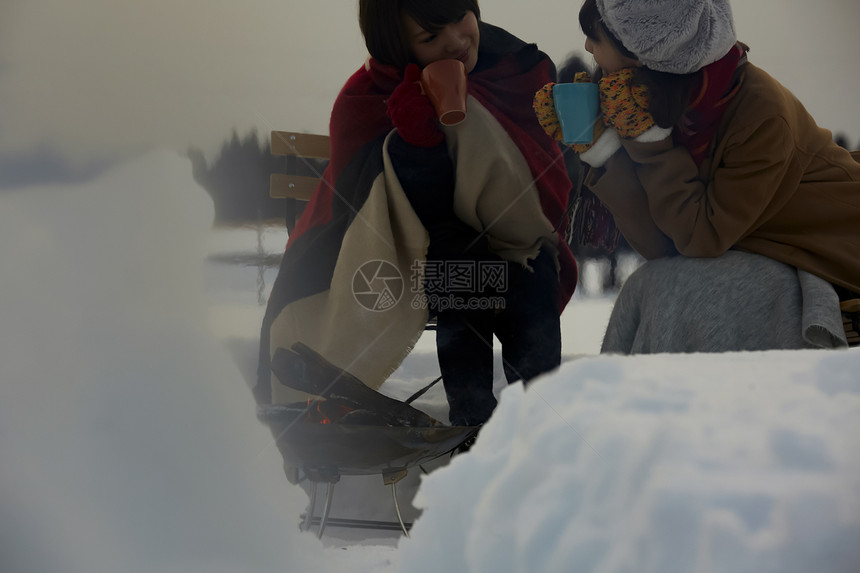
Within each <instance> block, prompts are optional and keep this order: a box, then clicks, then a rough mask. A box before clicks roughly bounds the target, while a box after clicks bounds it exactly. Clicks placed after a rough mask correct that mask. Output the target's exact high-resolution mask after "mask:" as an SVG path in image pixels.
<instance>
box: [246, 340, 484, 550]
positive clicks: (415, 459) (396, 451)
mask: <svg viewBox="0 0 860 573" xmlns="http://www.w3.org/2000/svg"><path fill="white" fill-rule="evenodd" d="M272 371H273V372H274V373H275V374H276V375H277V376H278V379H279V380H281V381H282V382H283V383H285V384H287V385H289V386H290V387H292V388H295V389H297V390H302V391H304V392H307V393H309V394H312V395H315V396H321V397H322V399H320V400H309V401H308V402H307V403H294V404H271V405H266V406H263V407H261V408H260V409H259V411H258V413H259V417H260V419H261V420H262V421H263V422H265V423H266V424H268V425H269V427H270V428H271V430H272V433H273V435H274V436H275V442H276V444H277V446H278V449H279V450H280V452H281V454H282V455H283V457H284V463H285V464H287V465H289V466H292V467H294V468H297V469H301V470H302V471H303V472H304V474H305V475H306V476H307V477H308V479H309V480H310V481H311V503H310V509H309V511H308V513H307V514H306V518H305V523H304V526H303V528H304V529H307V528H309V527H310V524H311V521H312V520H313V510H314V505H315V498H316V488H317V484H319V483H326V484H327V493H326V503H325V509H324V510H323V516H322V518H321V519H320V529H319V533H318V535H319V537H322V534H323V531H324V530H325V525H326V520H327V518H328V512H329V510H330V508H331V500H332V495H333V490H334V484H336V483H337V482H338V481H339V479H340V476H342V475H373V474H381V475H382V478H383V483H384V484H386V485H391V489H392V496H393V498H394V507H395V511H396V513H397V519H398V522H399V524H400V527H401V529H402V530H403V532H404V534H406V535H408V532H407V530H406V526H405V525H404V523H403V519H402V517H401V515H400V509H399V504H398V501H397V490H396V487H395V484H396V483H397V482H398V481H399V480H400V479H402V478H403V477H404V476H405V475H406V474H407V471H408V469H409V468H410V467H413V466H416V465H419V464H422V463H425V462H428V461H430V460H433V459H435V458H438V457H439V456H442V455H444V454H446V453H449V452H451V451H452V450H454V449H455V448H457V447H458V446H459V445H460V444H462V443H463V442H465V441H466V440H468V439H470V438H471V437H472V436H474V435H475V434H476V433H477V431H478V428H477V427H472V426H446V425H444V424H442V423H441V422H439V421H438V420H435V419H434V418H432V417H431V416H428V415H427V414H425V413H424V412H422V411H420V410H418V409H416V408H413V407H411V406H410V405H408V404H406V403H404V402H401V401H399V400H394V399H392V398H389V397H387V396H385V395H383V394H380V393H378V392H376V391H374V390H372V389H370V388H369V387H367V386H365V385H364V384H363V383H362V382H361V381H360V380H358V379H357V378H355V377H354V376H352V375H350V374H348V373H346V372H344V371H343V370H341V369H339V368H337V367H335V366H333V365H332V364H330V363H329V362H327V361H326V360H325V359H323V358H322V357H321V356H320V355H319V354H317V353H315V352H314V351H313V350H311V349H310V348H308V347H307V346H304V345H302V344H296V345H294V346H293V347H292V348H291V349H290V350H286V349H278V350H277V352H276V353H275V355H274V356H273V358H272Z"/></svg>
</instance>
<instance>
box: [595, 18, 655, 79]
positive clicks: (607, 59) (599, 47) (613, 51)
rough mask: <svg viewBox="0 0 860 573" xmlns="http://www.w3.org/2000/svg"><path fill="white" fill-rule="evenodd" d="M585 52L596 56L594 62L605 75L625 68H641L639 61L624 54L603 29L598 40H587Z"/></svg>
mask: <svg viewBox="0 0 860 573" xmlns="http://www.w3.org/2000/svg"><path fill="white" fill-rule="evenodd" d="M585 51H586V52H588V53H589V54H591V55H592V56H594V61H595V62H596V63H597V65H598V66H600V69H601V70H603V73H604V74H611V73H613V72H617V71H618V70H623V69H624V68H633V67H636V66H641V65H642V63H641V62H639V60H634V59H633V58H629V57H627V56H625V55H624V54H622V53H621V52H620V51H619V50H618V48H616V47H615V44H614V43H613V42H612V40H610V39H609V38H608V37H607V36H606V34H605V33H604V32H603V30H602V29H600V28H599V27H598V30H597V38H590V37H589V38H586V39H585Z"/></svg>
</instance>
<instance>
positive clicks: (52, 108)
mask: <svg viewBox="0 0 860 573" xmlns="http://www.w3.org/2000/svg"><path fill="white" fill-rule="evenodd" d="M356 6H357V0H301V1H297V0H280V1H275V0H242V1H238V0H233V1H225V0H145V1H144V0H133V1H132V0H0V171H2V170H3V169H5V170H6V171H7V179H8V174H9V173H10V172H11V171H12V170H14V169H25V170H26V169H30V170H31V171H32V170H33V169H35V168H36V166H38V163H36V162H34V161H33V160H32V158H33V156H34V155H35V156H36V157H38V158H42V159H44V158H45V157H49V158H50V159H51V161H52V162H54V163H56V164H68V165H70V166H72V167H74V166H79V165H89V164H93V163H94V162H95V163H98V162H99V161H106V160H111V159H116V158H120V157H124V156H127V155H130V154H135V153H138V152H140V151H143V150H144V149H148V148H151V147H165V146H166V147H170V148H174V149H177V150H185V149H186V148H187V147H188V146H189V145H195V146H198V147H201V148H203V149H204V151H206V152H207V154H209V155H210V157H211V156H212V154H213V153H214V152H215V151H217V149H218V148H219V146H220V143H221V142H222V141H224V140H225V139H226V138H227V137H229V135H230V133H231V131H232V130H233V129H234V128H235V129H236V130H237V131H238V132H239V133H240V135H242V134H246V133H248V132H249V131H250V130H251V129H254V128H256V129H257V131H258V132H259V133H260V135H261V136H263V137H267V134H268V132H269V131H270V130H271V129H294V130H302V131H305V130H306V131H314V132H325V131H326V130H327V128H328V116H329V113H330V110H331V105H332V102H333V100H334V97H335V96H336V95H337V92H338V90H339V88H340V86H341V85H342V84H343V82H344V80H345V79H346V78H347V77H348V76H349V74H351V73H352V72H353V71H354V70H355V69H357V68H358V66H360V65H361V64H362V62H363V61H364V58H365V49H364V45H363V43H362V40H361V36H360V33H359V31H358V24H357V21H356ZM537 6H539V8H536V7H537ZM579 6H580V1H579V0H539V1H534V0H532V1H522V0H482V1H481V9H482V12H483V17H484V19H485V20H486V21H488V22H491V23H494V24H497V25H501V26H503V27H505V28H507V29H508V30H509V31H511V32H513V33H514V34H516V35H518V36H520V37H521V38H523V39H525V40H527V41H533V42H536V43H537V44H538V45H539V46H540V47H541V48H542V49H543V50H544V51H546V52H547V53H548V54H549V55H550V56H551V57H552V58H553V59H554V60H555V61H556V62H557V63H560V62H561V61H562V60H563V59H564V57H565V56H566V55H567V54H569V53H570V52H571V51H574V50H576V51H580V52H581V53H583V54H584V51H583V50H582V44H583V41H584V40H583V37H582V35H581V32H580V31H579V26H578V21H577V13H578V10H579ZM733 8H734V13H735V20H736V27H737V30H738V36H739V38H740V39H742V40H743V41H745V42H747V43H748V44H749V45H750V46H751V48H752V50H751V53H750V57H751V59H752V61H753V62H755V63H757V64H759V65H760V66H762V67H764V68H765V69H766V70H768V71H769V72H770V73H771V74H772V75H774V76H775V77H776V78H777V79H779V80H780V81H782V82H783V83H784V84H786V85H787V86H789V87H790V88H791V89H792V90H793V91H794V92H795V93H796V94H797V95H798V97H800V99H801V100H802V101H804V103H806V105H807V107H808V108H809V109H810V111H812V113H813V115H815V116H816V118H817V119H818V121H819V123H820V124H821V125H823V126H824V127H827V128H828V129H831V130H833V131H836V132H841V133H845V134H847V135H848V136H849V139H850V141H851V143H852V144H853V145H855V146H860V113H858V110H857V102H858V96H857V94H858V93H860V73H858V71H860V69H858V67H860V66H858V57H860V34H858V33H857V29H858V26H860V2H858V1H857V0H819V1H818V2H809V1H808V0H743V1H739V0H735V2H733ZM0 179H2V177H0Z"/></svg>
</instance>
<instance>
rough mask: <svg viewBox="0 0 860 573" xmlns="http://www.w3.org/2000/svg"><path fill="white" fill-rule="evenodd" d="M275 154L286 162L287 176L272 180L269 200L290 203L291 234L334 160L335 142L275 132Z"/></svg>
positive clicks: (324, 137) (287, 217)
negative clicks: (329, 163)
mask: <svg viewBox="0 0 860 573" xmlns="http://www.w3.org/2000/svg"><path fill="white" fill-rule="evenodd" d="M271 151H272V155H277V156H281V157H284V158H285V160H286V169H285V171H286V173H272V174H271V175H270V176H269V196H270V197H273V198H275V199H286V210H285V214H284V220H285V223H286V225H287V232H290V233H291V232H292V231H293V229H294V228H295V226H296V221H297V220H298V218H299V217H300V216H301V214H302V211H304V206H305V204H306V203H307V202H308V201H309V200H310V198H311V195H313V193H314V190H315V189H316V188H317V185H318V184H319V181H320V178H321V177H322V173H323V170H324V169H325V165H326V164H327V163H328V160H329V159H330V157H331V142H330V141H329V137H328V136H327V135H317V134H312V133H297V132H295V131H273V132H272V135H271Z"/></svg>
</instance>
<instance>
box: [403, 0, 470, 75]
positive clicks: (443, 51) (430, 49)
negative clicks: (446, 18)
mask: <svg viewBox="0 0 860 573" xmlns="http://www.w3.org/2000/svg"><path fill="white" fill-rule="evenodd" d="M404 19H405V23H406V30H407V33H408V34H409V48H410V49H411V50H412V55H413V56H414V57H415V60H416V61H417V62H418V64H419V65H421V67H424V66H426V65H427V64H429V63H431V62H435V61H436V60H444V59H454V60H460V61H461V62H463V64H464V65H465V66H466V73H469V72H471V71H472V70H473V69H475V65H476V64H477V63H478V44H479V42H480V32H479V31H478V18H477V17H476V16H475V13H474V12H472V11H467V12H466V14H465V15H464V16H463V17H462V18H460V19H459V20H457V21H456V22H451V23H450V24H447V25H445V26H444V27H443V28H442V29H441V30H439V31H437V32H435V33H433V32H428V31H427V30H425V29H424V28H422V27H421V26H419V25H418V23H417V22H416V21H415V20H413V19H412V18H411V17H410V16H404Z"/></svg>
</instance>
